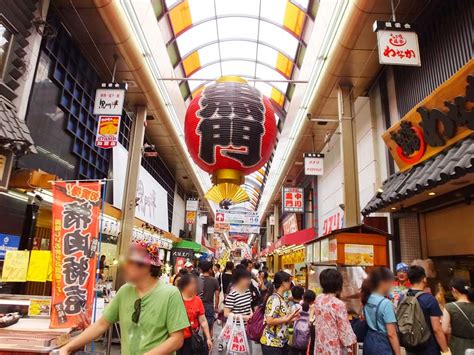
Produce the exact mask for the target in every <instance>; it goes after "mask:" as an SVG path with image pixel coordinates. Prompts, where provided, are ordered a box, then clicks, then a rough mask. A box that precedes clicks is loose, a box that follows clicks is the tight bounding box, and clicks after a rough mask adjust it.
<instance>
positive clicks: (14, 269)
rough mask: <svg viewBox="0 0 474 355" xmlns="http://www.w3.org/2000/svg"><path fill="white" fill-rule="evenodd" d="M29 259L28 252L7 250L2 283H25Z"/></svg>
mask: <svg viewBox="0 0 474 355" xmlns="http://www.w3.org/2000/svg"><path fill="white" fill-rule="evenodd" d="M29 259H30V252H29V251H28V250H7V252H6V254H5V261H4V262H3V270H2V281H3V282H25V281H26V274H27V273H28V261H29Z"/></svg>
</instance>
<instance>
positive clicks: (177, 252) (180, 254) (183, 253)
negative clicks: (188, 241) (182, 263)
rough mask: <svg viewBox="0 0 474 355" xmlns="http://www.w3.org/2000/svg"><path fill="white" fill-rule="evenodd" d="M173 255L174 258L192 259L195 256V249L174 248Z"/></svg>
mask: <svg viewBox="0 0 474 355" xmlns="http://www.w3.org/2000/svg"><path fill="white" fill-rule="evenodd" d="M171 256H172V257H174V258H185V259H192V258H193V257H194V251H193V250H192V249H181V248H179V249H173V250H171Z"/></svg>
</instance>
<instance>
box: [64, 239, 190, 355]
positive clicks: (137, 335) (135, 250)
mask: <svg viewBox="0 0 474 355" xmlns="http://www.w3.org/2000/svg"><path fill="white" fill-rule="evenodd" d="M123 271H124V277H125V279H126V280H127V282H128V283H127V284H125V285H123V286H122V287H121V288H120V290H119V291H118V292H117V295H116V296H115V297H114V298H113V300H112V302H111V303H110V304H109V305H108V306H106V308H105V310H104V313H103V316H102V317H101V318H100V319H99V320H98V321H97V322H96V323H94V324H92V325H91V326H89V327H88V328H87V329H85V330H84V332H82V334H81V335H79V336H77V337H76V338H74V339H73V340H72V341H71V342H69V343H68V344H67V345H65V346H64V347H63V348H61V349H60V354H61V355H67V354H70V353H71V352H73V351H75V350H77V349H79V348H81V347H83V346H84V345H85V344H88V343H90V342H91V341H93V340H94V339H96V338H97V337H99V336H100V335H102V334H103V333H104V332H105V331H106V330H107V329H109V328H110V326H111V325H112V324H113V323H115V322H119V324H120V330H121V332H120V333H121V349H122V351H121V353H122V354H123V355H142V354H146V355H158V354H160V355H162V354H173V353H174V352H175V351H176V350H178V349H179V348H181V346H182V344H183V340H184V332H183V330H184V329H185V328H187V327H189V320H188V316H187V313H186V309H185V308H184V303H183V299H182V297H181V294H180V292H179V291H178V289H177V288H175V287H174V286H171V285H167V284H164V283H162V282H160V281H159V280H158V278H159V277H160V275H161V262H160V260H159V257H158V246H157V245H156V244H155V243H152V242H139V243H133V244H132V246H131V248H130V252H129V255H128V258H127V261H126V263H125V265H124V267H123Z"/></svg>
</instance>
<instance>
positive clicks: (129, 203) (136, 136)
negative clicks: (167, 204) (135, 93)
mask: <svg viewBox="0 0 474 355" xmlns="http://www.w3.org/2000/svg"><path fill="white" fill-rule="evenodd" d="M145 120H146V107H145V106H138V107H137V109H136V113H135V120H134V121H133V125H132V130H131V132H130V145H129V150H128V161H127V175H126V177H125V186H124V192H123V200H122V226H121V233H120V240H119V249H118V254H119V255H123V254H125V253H126V252H127V250H128V249H129V247H130V242H131V239H132V233H133V222H134V218H135V207H136V201H135V198H136V195H137V183H138V175H139V172H140V167H141V161H142V147H143V139H144V137H145Z"/></svg>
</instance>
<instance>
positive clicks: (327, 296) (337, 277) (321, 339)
mask: <svg viewBox="0 0 474 355" xmlns="http://www.w3.org/2000/svg"><path fill="white" fill-rule="evenodd" d="M319 283H320V285H321V287H322V289H323V294H322V295H320V296H318V297H317V298H316V302H315V304H314V327H315V329H316V341H315V346H314V353H315V354H316V355H343V354H347V353H348V351H350V348H351V347H352V346H353V345H354V344H355V343H356V342H357V338H356V336H355V334H354V332H353V330H352V328H351V325H350V323H349V318H348V315H347V310H346V305H345V303H344V302H342V301H341V300H340V299H338V298H337V296H336V295H337V294H339V293H340V292H341V291H342V275H341V273H340V272H339V271H337V270H336V269H326V270H324V271H323V272H321V274H320V276H319Z"/></svg>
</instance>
